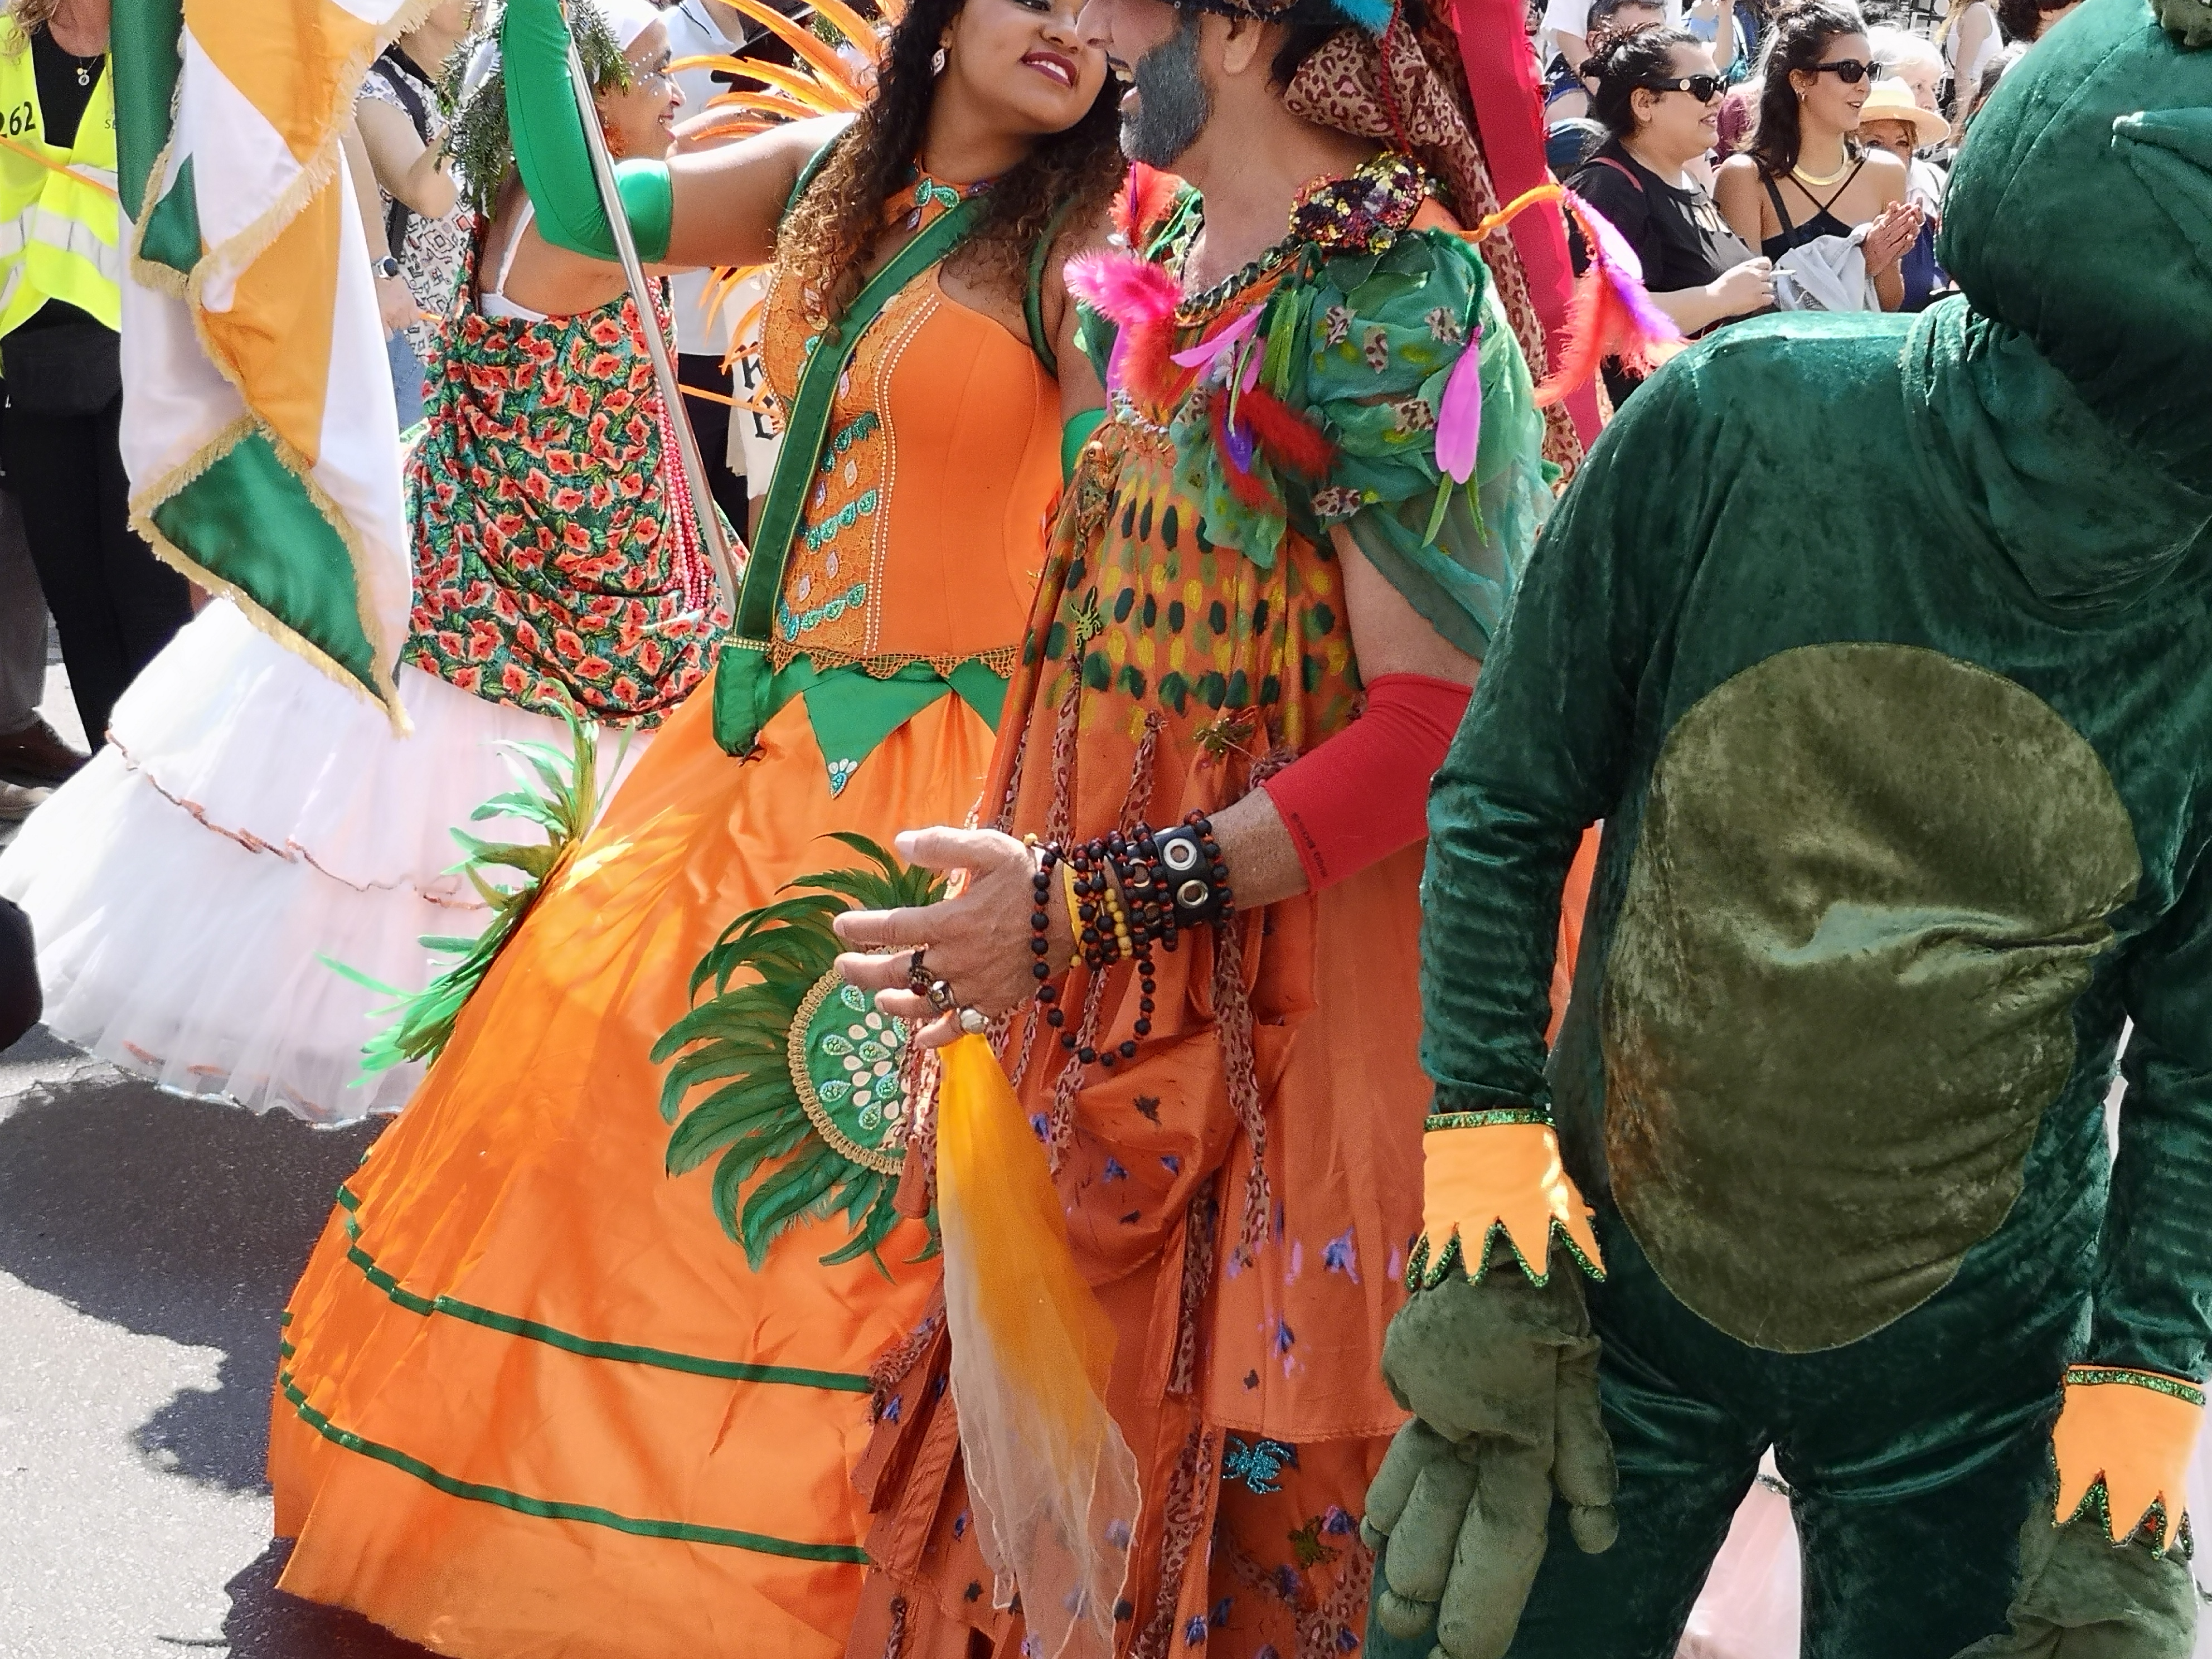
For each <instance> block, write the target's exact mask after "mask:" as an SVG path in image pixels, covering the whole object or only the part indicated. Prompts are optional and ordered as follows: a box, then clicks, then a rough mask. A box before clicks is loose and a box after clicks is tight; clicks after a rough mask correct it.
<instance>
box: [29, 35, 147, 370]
mask: <svg viewBox="0 0 2212 1659" xmlns="http://www.w3.org/2000/svg"><path fill="white" fill-rule="evenodd" d="M4 33H5V35H6V36H7V37H8V38H9V40H12V41H13V42H15V43H19V44H17V45H16V48H15V51H13V52H9V51H7V50H5V49H4V47H0V141H4V142H0V335H5V334H8V333H9V332H11V331H13V330H14V329H15V327H16V326H17V325H20V324H21V323H22V322H23V321H25V320H26V319H27V318H28V317H29V316H30V315H31V313H33V312H34V311H36V310H37V309H38V308H39V307H40V306H42V305H44V304H46V301H49V300H60V301H65V302H66V303H68V304H70V305H73V306H75V307H77V308H78V309H79V310H80V311H86V312H89V313H91V314H92V315H93V316H94V317H97V318H98V319H100V321H101V322H103V323H105V324H106V325H107V326H108V327H110V328H120V327H121V326H122V325H123V287H122V283H123V258H124V245H123V209H122V207H121V205H120V204H118V202H117V201H116V199H115V91H114V87H115V76H114V72H113V66H112V64H103V65H102V67H101V73H100V80H99V81H98V82H97V83H96V84H94V87H93V89H92V98H91V100H90V101H89V102H88V103H87V104H86V106H85V110H84V118H83V119H82V120H81V121H79V122H78V123H77V129H76V143H74V144H72V145H71V146H70V148H69V149H59V148H58V147H56V146H55V145H52V144H50V143H47V142H46V121H45V118H44V117H43V116H42V114H41V113H40V108H39V84H38V78H37V76H35V75H34V74H33V71H32V68H31V48H30V46H29V44H28V43H27V42H24V41H23V40H22V37H21V35H20V34H19V33H16V32H15V29H14V27H12V26H7V27H5V29H4Z"/></svg>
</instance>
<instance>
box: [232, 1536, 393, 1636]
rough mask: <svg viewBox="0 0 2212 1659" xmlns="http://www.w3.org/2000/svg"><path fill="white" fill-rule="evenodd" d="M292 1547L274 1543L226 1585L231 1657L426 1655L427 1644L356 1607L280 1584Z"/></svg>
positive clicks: (278, 1542)
mask: <svg viewBox="0 0 2212 1659" xmlns="http://www.w3.org/2000/svg"><path fill="white" fill-rule="evenodd" d="M291 1553H292V1547H291V1545H289V1543H285V1542H283V1541H281V1540H280V1541H277V1542H275V1543H272V1544H271V1545H270V1546H269V1547H268V1548H267V1549H265V1550H264V1551H262V1552H261V1553H260V1555H259V1556H258V1558H256V1559H254V1560H253V1561H252V1562H251V1563H250V1564H248V1565H246V1567H245V1568H244V1569H242V1570H241V1571H240V1573H239V1574H238V1576H237V1577H235V1578H233V1579H232V1580H231V1581H230V1582H229V1583H228V1584H225V1585H224V1586H223V1589H224V1591H225V1592H226V1593H228V1595H229V1596H230V1616H229V1617H228V1619H226V1620H223V1622H222V1634H223V1639H224V1640H225V1641H226V1642H228V1644H230V1659H427V1656H428V1650H427V1649H423V1648H418V1647H416V1645H415V1644H413V1643H412V1642H403V1641H401V1640H400V1639H399V1638H398V1637H396V1636H394V1635H393V1634H392V1632H390V1631H388V1630H386V1629H385V1628H384V1627H383V1626H381V1625H374V1624H371V1623H370V1622H369V1621H368V1620H366V1619H364V1618H362V1616H361V1615H360V1614H359V1613H347V1612H345V1611H343V1609H341V1608H338V1607H318V1606H317V1605H315V1603H313V1601H301V1600H300V1599H299V1598H298V1597H296V1596H291V1595H285V1594H284V1593H283V1591H282V1590H280V1589H277V1588H276V1576H277V1575H278V1574H279V1573H281V1572H283V1571H284V1562H285V1559H286V1558H287V1557H289V1555H290V1554H291Z"/></svg>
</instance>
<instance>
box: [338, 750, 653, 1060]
mask: <svg viewBox="0 0 2212 1659" xmlns="http://www.w3.org/2000/svg"><path fill="white" fill-rule="evenodd" d="M561 714H562V719H564V720H567V721H568V744H569V752H568V754H567V755H563V754H562V753H561V752H560V750H557V749H554V748H552V747H550V745H548V744H542V743H513V742H510V743H506V744H501V747H502V748H504V749H506V750H507V751H508V752H510V753H511V754H513V755H514V756H515V757H518V758H519V759H520V760H521V761H523V762H524V763H526V765H527V766H528V767H529V769H530V770H531V771H532V772H533V773H535V774H536V775H537V784H536V787H532V785H531V784H529V783H528V782H525V783H524V784H523V785H522V787H520V788H516V789H511V790H509V791H508V792H507V793H505V794H503V795H494V796H493V797H492V798H491V799H489V800H488V801H486V802H485V803H484V804H483V805H481V806H479V807H477V810H476V811H473V812H471V813H470V814H469V821H470V822H471V823H483V821H484V820H485V819H486V818H495V817H518V818H523V819H526V820H527V821H528V822H530V823H534V824H536V825H538V828H540V829H543V830H544V832H545V840H544V842H543V843H542V844H536V845H533V844H529V843H519V842H489V841H485V840H483V839H482V838H481V837H479V836H472V835H471V834H469V833H468V831H466V830H465V829H454V830H452V831H450V832H449V833H450V834H451V835H452V836H453V839H454V840H455V841H457V842H459V843H460V844H461V850H462V851H463V852H464V853H465V854H468V856H467V857H466V858H465V859H464V860H462V861H461V862H460V863H459V865H457V866H454V867H455V868H456V869H458V870H459V871H460V872H461V873H462V874H464V875H465V876H466V877H467V878H469V884H470V885H471V887H474V888H475V889H476V890H477V895H478V896H480V897H481V898H482V899H483V902H485V903H486V904H487V905H489V907H490V908H491V921H490V924H489V926H488V927H485V929H484V930H483V933H479V934H478V935H477V937H476V938H475V939H441V938H438V937H436V936H435V935H433V936H429V937H426V938H424V939H422V941H421V943H422V946H423V948H424V949H426V950H429V951H438V952H440V953H441V954H442V955H447V956H451V957H454V958H455V960H454V961H453V963H452V964H451V965H450V966H448V967H447V969H445V970H444V971H443V972H441V973H440V974H439V975H438V976H437V977H436V978H435V979H434V980H432V981H430V982H429V984H428V985H426V986H425V987H422V990H420V991H416V992H413V993H411V994H410V993H409V992H406V991H403V990H401V989H399V988H398V987H397V986H392V985H386V984H385V983H383V982H382V981H379V980H374V979H371V978H370V977H369V976H368V975H366V974H364V973H362V972H361V971H360V970H359V969H354V968H349V967H347V966H346V965H345V964H344V963H342V962H332V961H331V959H330V958H329V957H324V958H323V961H324V963H325V964H326V965H327V966H329V967H331V968H332V969H336V970H337V972H339V973H341V974H343V975H345V977H346V978H348V979H349V980H351V981H353V982H354V983H355V984H356V985H363V986H367V987H368V988H369V989H370V990H372V991H374V992H375V993H377V994H379V995H380V996H388V997H390V998H392V1001H391V1003H389V1004H388V1005H387V1006H384V1007H382V1008H378V1009H376V1010H374V1011H373V1012H372V1014H371V1018H376V1019H383V1020H387V1021H389V1022H390V1023H389V1024H386V1026H385V1028H384V1029H383V1030H381V1031H379V1032H378V1033H377V1034H376V1036H374V1037H372V1038H370V1039H369V1041H368V1043H367V1044H366V1045H364V1046H363V1048H362V1056H363V1059H362V1071H363V1072H365V1073H376V1072H380V1071H383V1070H385V1069H386V1068H387V1067H389V1066H397V1065H398V1064H399V1063H400V1062H402V1061H403V1060H435V1059H437V1057H438V1056H439V1055H440V1054H441V1053H443V1052H444V1051H445V1047H446V1044H447V1042H448V1041H450V1040H451V1038H452V1037H453V1027H454V1025H455V1024H456V1023H457V1022H458V1021H459V1018H460V1017H461V1009H462V1007H463V1006H464V1005H465V1004H466V1003H467V1001H468V1000H469V998H470V997H471V995H473V994H475V992H476V988H477V986H479V985H481V984H483V981H484V975H487V974H489V972H490V971H491V965H492V963H494V962H495V960H497V959H498V957H499V953H500V951H501V950H503V949H505V948H506V945H507V940H509V939H513V937H514V935H515V931H516V930H517V929H518V928H520V927H521V926H522V921H523V918H524V917H525V916H526V915H529V914H530V910H531V907H532V905H534V904H536V903H537V902H538V895H539V894H540V893H541V892H543V891H544V887H545V882H546V878H548V877H549V876H550V875H551V874H552V872H554V870H555V869H556V868H557V867H558V866H559V865H560V864H561V861H562V860H563V859H565V858H566V857H568V854H569V852H570V850H571V849H573V848H574V847H575V846H576V844H577V843H578V842H580V841H582V840H583V838H584V836H585V834H586V832H587V831H588V830H589V829H591V827H592V823H593V822H594V821H595V820H596V819H597V818H598V817H599V733H598V731H597V729H596V728H595V727H593V726H587V725H586V724H585V723H584V722H583V721H582V720H579V719H578V718H577V717H576V714H575V713H574V710H572V709H569V708H565V707H564V708H562V710H561ZM628 744H629V734H628V733H627V732H625V733H624V734H623V745H624V747H627V746H628ZM620 765H621V757H620V756H619V755H617V757H616V766H617V769H619V767H620ZM493 870H512V871H514V872H517V873H518V874H520V876H521V877H522V880H521V882H520V884H517V885H514V886H502V885H499V884H495V883H494V882H492V881H491V880H490V879H489V877H488V874H487V872H490V871H493Z"/></svg>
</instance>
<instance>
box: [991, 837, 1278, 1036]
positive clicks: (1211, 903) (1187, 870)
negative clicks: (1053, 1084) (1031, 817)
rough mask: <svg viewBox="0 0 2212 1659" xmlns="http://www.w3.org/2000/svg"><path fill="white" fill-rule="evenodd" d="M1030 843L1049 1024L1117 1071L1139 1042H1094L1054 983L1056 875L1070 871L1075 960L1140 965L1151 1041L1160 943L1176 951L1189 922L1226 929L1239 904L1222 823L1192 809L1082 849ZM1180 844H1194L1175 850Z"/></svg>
mask: <svg viewBox="0 0 2212 1659" xmlns="http://www.w3.org/2000/svg"><path fill="white" fill-rule="evenodd" d="M1163 843H1165V849H1166V850H1164V847H1163ZM1030 845H1031V846H1033V847H1035V848H1036V849H1037V864H1036V870H1035V871H1034V872H1032V874H1031V877H1030V893H1031V896H1032V899H1033V902H1032V904H1031V906H1030V954H1031V955H1032V956H1033V957H1035V958H1036V960H1035V961H1033V962H1032V963H1030V974H1031V975H1033V976H1034V977H1035V978H1036V981H1037V988H1036V1000H1037V1003H1038V1005H1039V1006H1042V1008H1043V1010H1044V1019H1045V1024H1047V1025H1049V1026H1050V1027H1052V1028H1053V1030H1055V1031H1057V1032H1058V1033H1059V1034H1060V1047H1061V1048H1064V1049H1066V1050H1067V1051H1069V1052H1070V1053H1072V1054H1074V1055H1075V1057H1076V1059H1077V1060H1078V1061H1079V1063H1081V1064H1083V1065H1085V1066H1088V1065H1090V1064H1091V1062H1092V1061H1094V1060H1096V1061H1097V1063H1098V1064H1099V1065H1101V1066H1108V1067H1111V1066H1114V1065H1115V1063H1116V1062H1117V1061H1120V1060H1134V1059H1135V1058H1136V1057H1137V1043H1136V1042H1135V1041H1133V1040H1129V1039H1125V1040H1123V1041H1122V1042H1120V1043H1117V1044H1115V1045H1114V1046H1113V1047H1111V1048H1092V1047H1091V1046H1090V1045H1089V1044H1087V1043H1085V1042H1083V1041H1082V1040H1081V1038H1080V1036H1079V1034H1078V1033H1076V1032H1074V1031H1071V1030H1067V1029H1066V1025H1067V1011H1066V1009H1065V1008H1063V1007H1062V1006H1060V993H1059V991H1058V990H1057V989H1056V988H1055V987H1054V986H1053V984H1052V983H1051V981H1052V978H1053V969H1052V965H1051V963H1050V961H1049V958H1050V957H1051V955H1052V939H1051V930H1052V904H1051V901H1052V890H1053V885H1054V880H1053V872H1054V871H1055V870H1058V871H1059V872H1060V887H1061V890H1062V893H1063V896H1064V900H1065V902H1066V914H1067V919H1068V925H1069V927H1071V928H1072V929H1073V932H1074V934H1075V957H1074V959H1073V961H1071V962H1070V963H1069V964H1068V966H1069V967H1070V968H1073V966H1074V963H1075V962H1081V963H1085V965H1087V966H1088V967H1089V968H1090V969H1091V971H1092V972H1093V973H1094V974H1097V973H1103V972H1104V971H1105V970H1106V969H1108V968H1109V967H1111V966H1113V964H1114V963H1117V962H1130V961H1133V962H1134V963H1135V964H1136V969H1137V988H1138V999H1137V1018H1136V1021H1135V1023H1134V1024H1133V1026H1132V1028H1131V1029H1132V1030H1133V1032H1134V1034H1135V1036H1136V1037H1139V1038H1141V1037H1147V1036H1151V1035H1152V1014H1153V1012H1155V1010H1156V1008H1157V1006H1158V1005H1157V1003H1156V1002H1155V1000H1154V998H1155V996H1156V994H1158V990H1159V978H1158V972H1157V970H1156V969H1155V966H1154V963H1153V961H1152V947H1153V946H1154V945H1159V946H1160V947H1161V948H1163V949H1164V950H1168V951H1173V950H1174V949H1175V948H1176V939H1177V937H1178V935H1179V934H1180V933H1181V932H1182V929H1183V928H1184V927H1191V926H1195V925H1196V924H1197V923H1199V922H1200V921H1205V922H1209V923H1211V924H1212V925H1213V926H1215V927H1219V926H1221V925H1223V924H1224V923H1225V922H1226V921H1228V920H1229V917H1230V915H1231V912H1232V909H1233V907H1234V902H1235V894H1234V892H1233V891H1232V890H1231V888H1230V885H1229V869H1228V866H1227V865H1226V864H1225V862H1223V860H1222V856H1221V848H1220V845H1219V843H1218V842H1216V840H1215V839H1214V835H1213V825H1212V822H1211V821H1210V820H1209V819H1208V818H1207V817H1206V815H1205V814H1204V813H1203V812H1192V813H1190V814H1189V815H1188V816H1187V817H1185V818H1184V820H1183V822H1182V824H1181V825H1179V826H1178V827H1177V828H1176V829H1172V830H1170V831H1167V832H1166V833H1165V834H1164V835H1161V834H1158V833H1156V832H1155V831H1154V830H1153V829H1152V827H1151V826H1150V825H1148V824H1145V823H1139V824H1137V825H1136V826H1135V827H1134V828H1133V829H1132V830H1131V831H1130V832H1129V834H1128V835H1127V836H1124V835H1122V834H1121V831H1119V830H1112V831H1109V832H1108V833H1107V834H1106V835H1105V836H1101V837H1098V838H1096V839H1094V840H1091V841H1087V842H1082V843H1081V844H1079V845H1078V846H1075V847H1072V848H1070V847H1062V846H1061V845H1060V843H1059V842H1037V841H1036V840H1035V839H1034V838H1031V839H1030ZM1179 848H1188V849H1189V850H1188V852H1178V851H1176V850H1174V849H1179ZM1170 860H1173V862H1172V865H1171V864H1170ZM1192 889H1195V890H1192Z"/></svg>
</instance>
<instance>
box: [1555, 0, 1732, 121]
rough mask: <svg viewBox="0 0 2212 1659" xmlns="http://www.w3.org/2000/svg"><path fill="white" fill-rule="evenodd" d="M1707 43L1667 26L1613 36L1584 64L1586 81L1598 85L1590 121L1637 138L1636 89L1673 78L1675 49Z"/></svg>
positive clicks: (1592, 98) (1653, 25) (1652, 25)
mask: <svg viewBox="0 0 2212 1659" xmlns="http://www.w3.org/2000/svg"><path fill="white" fill-rule="evenodd" d="M1704 45H1705V42H1704V41H1703V40H1699V39H1698V37H1697V36H1696V35H1694V34H1692V33H1690V32H1689V30H1687V29H1676V28H1669V27H1667V26H1666V25H1665V24H1664V23H1646V24H1645V25H1644V27H1642V28H1640V29H1631V30H1629V32H1628V33H1626V34H1617V35H1615V36H1613V39H1612V40H1607V42H1606V43H1605V44H1604V45H1603V46H1600V47H1599V48H1598V49H1597V50H1596V51H1595V52H1592V53H1591V54H1590V55H1589V59H1588V60H1587V61H1586V62H1585V63H1584V64H1583V79H1584V80H1585V81H1591V80H1594V81H1595V82H1597V86H1596V88H1595V89H1594V90H1593V91H1592V92H1591V94H1590V102H1589V112H1590V118H1591V119H1592V120H1594V121H1602V122H1603V123H1604V124H1605V129H1606V131H1607V132H1610V133H1611V134H1612V135H1613V137H1616V138H1633V137H1636V103H1635V94H1636V89H1637V88H1638V87H1643V88H1647V89H1648V88H1650V85H1651V83H1652V82H1654V81H1664V80H1667V79H1668V78H1669V77H1670V76H1671V75H1672V74H1673V71H1674V48H1675V47H1677V46H1704Z"/></svg>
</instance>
